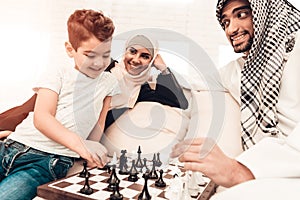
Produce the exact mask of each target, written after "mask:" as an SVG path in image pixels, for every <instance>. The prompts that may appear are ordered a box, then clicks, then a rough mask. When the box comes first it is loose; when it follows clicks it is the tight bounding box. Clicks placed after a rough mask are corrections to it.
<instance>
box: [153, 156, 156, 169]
mask: <svg viewBox="0 0 300 200" xmlns="http://www.w3.org/2000/svg"><path fill="white" fill-rule="evenodd" d="M152 161H153V165H155V166H156V155H155V154H153V158H152Z"/></svg>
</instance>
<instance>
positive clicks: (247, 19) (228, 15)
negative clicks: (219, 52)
mask: <svg viewBox="0 0 300 200" xmlns="http://www.w3.org/2000/svg"><path fill="white" fill-rule="evenodd" d="M221 23H222V26H223V28H224V30H225V34H226V37H227V39H228V40H229V42H230V43H231V45H232V47H233V49H234V51H235V52H236V53H245V54H248V53H249V50H250V48H251V45H252V43H253V37H254V29H253V21H252V11H251V8H250V4H249V2H248V1H247V0H228V1H227V2H226V4H225V6H224V7H223V10H222V14H221Z"/></svg>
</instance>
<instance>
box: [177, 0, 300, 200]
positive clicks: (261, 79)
mask: <svg viewBox="0 0 300 200" xmlns="http://www.w3.org/2000/svg"><path fill="white" fill-rule="evenodd" d="M217 18H218V20H219V22H220V24H221V26H222V28H223V29H224V31H225V34H226V36H227V38H228V40H229V42H230V43H231V45H232V46H233V49H234V51H235V52H236V53H244V56H243V57H242V58H239V59H238V60H236V61H233V62H231V63H229V64H228V65H227V66H226V67H224V68H223V69H222V70H221V71H220V74H221V77H222V80H223V84H224V87H225V88H226V89H227V90H228V91H229V92H230V93H231V95H232V96H233V97H234V98H235V99H236V101H238V102H239V103H240V108H241V127H242V130H241V140H242V145H243V148H244V150H245V151H244V152H243V153H242V154H241V155H240V156H238V157H237V158H236V159H232V158H229V157H227V156H226V155H225V154H224V153H223V152H222V150H221V149H220V148H219V147H218V146H217V145H214V147H213V149H212V150H211V151H210V152H209V154H208V155H207V156H206V157H204V158H200V156H199V154H200V153H201V148H202V146H203V144H204V141H205V140H204V139H203V138H197V139H194V140H185V141H184V142H182V143H180V144H178V145H176V146H175V147H174V149H173V152H172V154H171V156H173V157H176V156H179V160H180V161H182V162H185V168H187V169H189V170H196V171H201V172H202V173H204V174H205V175H207V176H208V177H209V178H211V179H212V180H213V181H214V182H215V183H217V184H218V185H220V186H224V187H228V188H229V187H231V188H230V189H227V190H226V191H225V192H222V193H219V194H218V195H215V197H214V198H215V199H279V198H286V197H289V195H290V197H295V196H296V195H298V196H299V195H300V194H299V193H300V192H299V186H300V179H299V177H300V167H299V166H300V87H299V84H300V80H299V78H298V77H297V76H298V75H299V74H300V68H299V62H300V60H299V58H297V55H299V54H300V36H299V33H298V40H296V38H297V31H298V30H299V28H300V12H299V11H298V10H297V9H296V8H294V6H292V5H291V4H290V3H289V2H287V1H286V0H270V1H266V0H249V2H248V1H247V0H219V1H218V5H217ZM295 41H296V42H295ZM297 82H298V83H297ZM214 142H215V141H214ZM202 151H203V150H202ZM233 186H235V187H233ZM284 186H287V187H284ZM297 188H298V189H297ZM279 190H282V191H283V192H282V193H278V191H279Z"/></svg>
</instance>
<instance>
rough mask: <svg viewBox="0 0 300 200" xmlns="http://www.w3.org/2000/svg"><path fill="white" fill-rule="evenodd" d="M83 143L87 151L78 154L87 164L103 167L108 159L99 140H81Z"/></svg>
mask: <svg viewBox="0 0 300 200" xmlns="http://www.w3.org/2000/svg"><path fill="white" fill-rule="evenodd" d="M83 143H84V146H85V149H86V150H87V152H85V153H84V155H80V156H81V157H82V158H84V159H86V160H87V161H88V166H90V167H95V166H97V167H100V168H102V167H104V166H105V164H106V163H107V161H108V160H107V156H106V154H107V150H106V148H105V147H104V146H103V145H102V144H100V143H99V142H96V141H92V140H83Z"/></svg>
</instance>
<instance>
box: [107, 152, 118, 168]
mask: <svg viewBox="0 0 300 200" xmlns="http://www.w3.org/2000/svg"><path fill="white" fill-rule="evenodd" d="M117 162H118V158H117V154H116V152H114V154H113V157H112V159H111V161H110V162H109V164H110V165H111V166H113V165H117Z"/></svg>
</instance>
